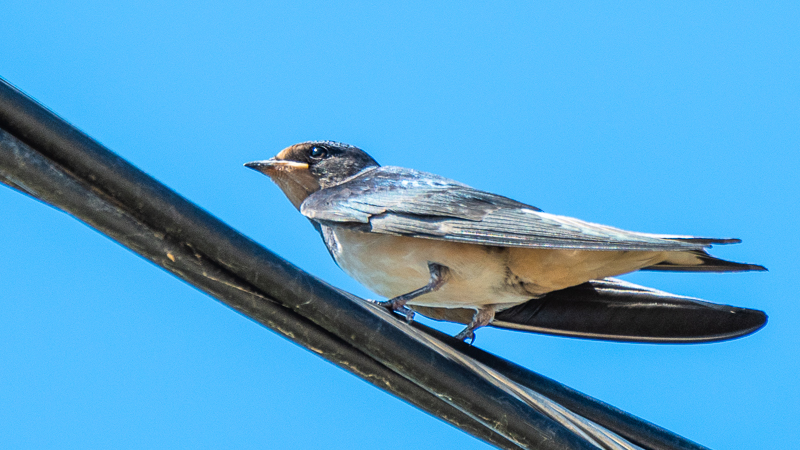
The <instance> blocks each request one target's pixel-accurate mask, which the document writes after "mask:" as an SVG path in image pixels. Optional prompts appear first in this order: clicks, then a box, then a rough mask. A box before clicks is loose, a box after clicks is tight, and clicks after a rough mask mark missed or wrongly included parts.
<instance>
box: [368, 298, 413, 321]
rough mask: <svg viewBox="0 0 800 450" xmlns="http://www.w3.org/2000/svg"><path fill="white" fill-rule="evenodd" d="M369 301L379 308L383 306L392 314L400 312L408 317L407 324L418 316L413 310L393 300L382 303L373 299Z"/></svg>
mask: <svg viewBox="0 0 800 450" xmlns="http://www.w3.org/2000/svg"><path fill="white" fill-rule="evenodd" d="M367 301H368V302H370V303H373V304H375V305H378V306H383V307H384V308H386V309H388V310H389V311H391V312H398V313H400V314H402V315H404V316H405V317H406V322H408V323H411V322H412V321H413V320H414V316H415V315H416V313H415V312H414V311H413V310H412V309H411V308H409V307H408V306H406V305H405V304H403V303H400V302H395V301H393V300H384V301H380V300H372V299H367Z"/></svg>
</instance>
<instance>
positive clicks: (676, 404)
mask: <svg viewBox="0 0 800 450" xmlns="http://www.w3.org/2000/svg"><path fill="white" fill-rule="evenodd" d="M498 3H499V2H470V3H466V2H463V3H461V4H460V5H459V6H453V5H451V4H447V3H432V2H420V3H415V2H403V3H398V4H396V5H392V6H387V5H383V6H380V5H376V4H374V3H372V2H363V3H358V2H349V3H348V2H330V3H322V2H294V3H292V4H288V3H287V2H279V3H272V2H246V1H233V2H225V3H222V2H220V3H213V2H202V3H200V4H198V3H197V2H185V3H176V2H141V1H139V2H127V1H120V2H111V3H108V2H80V3H78V4H74V3H73V4H69V5H67V4H63V3H60V2H58V3H56V2H53V3H49V2H37V3H35V4H34V3H31V2H19V1H14V0H11V1H9V2H5V3H4V6H3V16H4V20H3V26H2V27H0V42H3V52H2V57H0V76H3V77H4V78H6V79H7V80H9V81H10V82H12V83H13V84H15V85H17V86H18V87H20V88H21V89H22V90H23V91H25V92H27V93H28V94H30V95H32V96H33V97H34V98H36V99H38V100H39V101H41V102H42V103H44V104H45V105H46V106H48V107H49V108H51V109H52V110H54V111H56V112H57V113H58V114H60V115H61V116H63V117H64V118H66V119H67V120H69V121H70V122H72V123H73V124H75V125H77V126H78V127H79V128H81V129H83V130H84V131H86V132H87V133H88V134H89V135H91V136H93V137H94V138H96V139H98V140H99V141H101V142H102V143H104V144H105V145H107V146H108V147H110V148H111V149H112V150H114V151H115V152H117V153H118V154H120V155H121V156H122V157H124V158H126V159H128V160H129V161H131V162H132V163H133V164H135V165H137V166H138V167H140V168H141V169H143V170H144V171H146V172H148V173H149V174H151V175H153V176H155V177H156V178H157V179H159V180H160V181H162V182H164V183H166V184H167V185H169V186H171V187H172V188H173V189H175V190H176V191H178V192H179V193H181V194H182V195H184V196H186V197H188V198H189V199H190V200H192V201H194V202H196V203H197V204H198V205H200V206H202V207H203V208H206V209H207V210H208V211H210V212H211V213H213V214H215V215H217V216H218V217H220V218H221V219H223V220H225V221H226V222H228V223H229V224H231V225H232V226H234V227H236V228H238V229H239V230H241V231H242V232H243V233H245V234H246V235H248V236H250V237H252V238H254V239H256V240H258V241H259V242H261V243H263V244H264V245H265V246H267V247H268V248H270V249H272V250H273V251H275V252H276V253H278V254H279V255H281V256H283V257H284V258H286V259H288V260H289V261H291V262H293V263H294V264H297V265H299V266H300V267H302V268H304V269H306V270H308V271H310V272H311V273H313V274H315V275H317V276H320V277H321V278H323V279H325V280H327V281H329V282H331V283H333V284H335V285H337V286H340V287H343V288H345V289H348V290H350V291H352V292H355V293H356V294H359V295H362V296H366V297H374V296H373V295H372V294H371V293H369V292H368V291H366V290H365V289H364V288H362V287H361V286H359V285H358V284H357V283H356V282H355V281H353V280H351V279H349V278H348V277H347V276H346V275H345V274H344V273H342V272H341V271H340V270H339V269H338V268H337V267H336V266H335V264H334V263H333V261H332V260H331V259H330V258H329V256H328V254H327V252H326V250H325V248H324V246H323V244H322V242H321V240H320V239H319V236H318V235H317V234H316V233H315V232H314V230H313V228H312V227H311V226H310V225H309V224H308V223H307V221H306V220H305V219H304V218H303V217H302V216H300V215H299V213H297V212H296V211H295V210H294V209H293V208H292V206H291V204H290V203H289V202H288V201H287V200H286V199H285V198H284V197H283V195H282V194H281V192H280V191H279V190H278V188H277V187H276V186H274V185H272V184H271V183H270V182H269V180H268V179H267V178H265V177H262V176H260V175H258V174H256V173H255V172H252V171H250V170H247V169H245V168H243V167H242V163H244V162H247V161H252V160H255V159H264V158H267V157H270V156H272V155H273V154H275V153H277V152H278V151H279V150H280V149H282V148H283V147H285V146H287V145H290V144H293V143H296V142H300V141H305V140H311V139H333V140H339V141H344V142H348V143H351V144H354V145H358V146H360V147H362V148H364V149H365V150H367V151H368V152H370V153H371V154H372V156H373V157H375V159H377V160H378V161H379V162H380V163H382V164H385V165H399V166H406V167H414V168H416V169H421V170H426V171H431V172H436V173H439V174H441V175H444V176H448V177H450V178H454V179H457V180H459V181H462V182H465V183H467V184H470V185H472V186H475V187H478V188H481V189H485V190H491V191H494V192H497V193H500V194H504V195H507V196H510V197H513V198H515V199H517V200H520V201H524V202H526V203H530V204H533V205H536V206H538V207H540V208H542V209H544V210H545V211H548V212H552V213H557V214H565V215H571V216H575V217H579V218H581V219H584V220H590V221H594V222H601V223H606V224H610V225H614V226H618V227H622V228H627V229H632V230H637V231H646V232H654V233H678V234H696V235H702V236H715V237H738V238H741V239H743V241H744V242H743V243H742V244H740V245H736V246H727V247H717V248H715V249H713V252H714V254H715V255H719V256H721V257H725V258H729V259H733V260H737V261H746V262H752V263H759V264H763V265H765V266H767V267H768V268H769V269H770V272H768V273H747V274H670V273H643V274H634V275H630V276H627V277H626V279H627V280H629V281H632V282H635V283H640V284H645V285H648V286H653V287H657V288H660V289H664V290H667V291H670V292H675V293H679V294H683V295H690V296H696V297H700V298H704V299H707V300H709V301H714V302H719V303H726V304H733V305H737V306H746V307H751V308H757V309H762V310H765V311H767V313H768V314H769V316H770V319H769V323H768V325H767V326H766V328H764V329H762V330H761V331H759V332H758V333H756V334H754V335H752V336H749V337H746V338H743V339H739V340H735V341H731V342H725V343H716V344H704V345H692V346H683V345H633V344H620V343H603V342H592V341H584V340H577V339H566V338H556V337H547V336H538V335H533V334H524V333H519V332H511V331H503V330H491V329H484V330H481V331H480V332H479V333H478V339H477V341H476V345H478V346H480V347H481V348H484V349H486V350H489V351H491V352H494V353H496V354H498V355H500V356H503V357H505V358H508V359H511V360H513V361H515V362H517V363H519V364H522V365H524V366H526V367H528V368H530V369H532V370H535V371H538V372H540V373H542V374H544V375H547V376H549V377H552V378H555V379H557V380H559V381H561V382H563V383H566V384H567V385H569V386H572V387H574V388H576V389H579V390H581V391H583V392H585V393H587V394H590V395H592V396H595V397H597V398H599V399H601V400H603V401H606V402H609V403H611V404H613V405H615V406H618V407H620V408H622V409H624V410H627V411H629V412H631V413H633V414H636V415H638V416H640V417H643V418H645V419H647V420H650V421H653V422H655V423H657V424H659V425H661V426H664V427H666V428H668V429H670V430H673V431H675V432H677V433H680V434H682V435H685V436H686V437H688V438H690V439H693V440H695V441H697V442H699V443H701V444H704V445H707V446H709V447H712V448H728V449H737V448H788V447H791V446H794V445H796V444H797V442H799V441H800V431H798V427H797V418H798V417H800V389H798V383H797V374H798V372H800V362H798V357H797V355H798V350H800V333H798V325H797V320H798V317H800V308H798V301H797V298H796V297H797V294H796V292H795V291H796V283H797V280H798V275H800V274H798V269H797V264H796V256H795V254H796V252H797V251H798V243H799V242H800V240H799V239H798V237H797V228H798V225H800V220H799V219H800V213H798V207H797V205H798V200H800V188H799V187H798V186H800V184H799V183H798V181H797V179H798V175H797V174H798V172H799V171H800V106H798V105H800V81H799V80H800V50H799V49H800V31H798V30H800V28H798V26H797V24H798V23H800V7H798V5H797V3H796V2H770V3H765V2H751V3H745V2H703V4H702V5H697V4H694V3H689V2H687V3H677V2H669V3H668V4H663V5H654V4H652V3H653V2H646V3H639V2H616V3H614V6H607V5H602V4H599V3H564V2H558V3H554V4H541V5H533V6H532V5H529V4H528V3H530V2H518V3H511V2H504V3H503V4H502V5H499V4H498ZM0 207H1V208H2V217H3V220H0V235H2V236H3V237H4V238H3V242H2V244H0V292H2V293H3V295H2V308H0V342H2V343H3V345H2V347H1V348H0V446H2V447H3V448H59V449H62V448H108V447H114V448H144V447H153V448H220V447H237V448H282V449H284V448H285V449H304V448H316V447H322V446H324V447H326V448H333V449H336V448H347V449H353V448H416V449H437V450H443V449H450V448H452V449H465V448H481V446H482V444H480V443H479V442H478V441H476V440H474V439H473V438H471V437H469V436H467V435H465V434H463V433H461V432H460V431H458V430H456V429H454V428H452V427H450V426H448V425H446V424H444V423H442V422H439V421H438V420H436V419H433V418H431V417H429V416H427V415H425V414H424V413H421V412H419V411H418V410H416V409H414V408H413V407H410V406H408V405H406V404H404V403H403V402H401V401H399V400H397V399H395V398H393V397H390V396H388V395H386V394H384V393H383V392H381V391H378V390H377V389H375V388H373V387H372V386H371V385H368V384H366V383H364V382H362V381H360V380H358V379H356V378H355V377H353V376H351V375H349V374H347V373H345V372H343V371H341V370H339V369H337V368H335V367H334V366H332V365H330V364H328V363H327V362H325V361H324V360H322V359H320V358H317V357H316V356H314V355H312V354H311V353H309V352H307V351H305V350H302V349H301V348H299V347H297V346H295V345H293V344H291V343H289V342H287V341H285V340H283V339H282V338H280V337H279V336H277V335H275V334H273V333H271V332H270V331H268V330H266V329H264V328H262V327H260V326H258V325H257V324H255V323H253V322H251V321H249V320H248V319H246V318H244V317H242V316H239V315H238V314H236V313H234V312H232V311H230V310H228V309H227V308H225V307H223V306H222V305H220V304H219V303H217V302H215V301H214V300H212V299H210V298H208V297H206V296H205V295H203V294H201V293H199V292H197V291H195V290H194V289H192V288H191V287H189V286H187V285H185V284H184V283H182V282H180V281H178V280H177V279H175V278H173V277H171V276H170V275H168V274H166V273H165V272H162V271H161V270H160V269H158V268H156V267H154V266H152V265H151V264H149V263H148V262H146V261H144V260H142V259H141V258H139V257H137V256H135V255H134V254H132V253H131V252H129V251H127V250H125V249H124V248H122V247H120V246H118V245H117V244H115V243H113V242H111V241H110V240H108V239H106V238H105V237H103V236H101V235H99V234H98V233H97V232H95V231H93V230H91V229H89V228H87V227H86V226H84V225H82V224H81V223H79V222H77V221H75V220H74V219H72V218H70V217H68V216H66V215H64V214H63V213H59V212H57V211H55V210H53V209H51V208H48V207H46V206H43V205H42V204H39V203H37V202H34V201H32V200H30V199H28V198H25V197H23V196H22V195H19V194H18V193H16V192H13V191H11V190H9V189H0ZM436 326H437V327H440V328H441V329H443V330H446V331H448V332H453V333H455V332H456V331H457V330H458V329H459V327H458V326H451V325H447V324H444V325H438V324H437V325H436ZM387 424H394V426H391V427H388V426H387Z"/></svg>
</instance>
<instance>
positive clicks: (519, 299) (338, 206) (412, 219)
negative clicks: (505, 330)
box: [245, 141, 766, 342]
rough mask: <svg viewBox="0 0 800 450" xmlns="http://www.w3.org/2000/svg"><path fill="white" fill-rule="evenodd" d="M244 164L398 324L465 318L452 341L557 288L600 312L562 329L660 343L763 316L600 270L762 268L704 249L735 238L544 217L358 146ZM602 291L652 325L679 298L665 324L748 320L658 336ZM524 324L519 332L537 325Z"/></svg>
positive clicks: (289, 152)
mask: <svg viewBox="0 0 800 450" xmlns="http://www.w3.org/2000/svg"><path fill="white" fill-rule="evenodd" d="M245 166H246V167H249V168H251V169H254V170H257V171H259V172H261V173H263V174H265V175H267V176H269V177H270V178H271V179H272V181H274V182H275V183H276V184H277V185H278V186H279V187H280V188H281V190H283V192H284V194H285V195H286V197H288V199H289V201H290V202H291V203H292V205H294V207H295V208H297V209H298V210H299V211H300V213H302V214H303V215H304V216H305V217H307V218H308V219H310V220H311V222H312V224H313V225H314V226H315V228H316V229H317V230H318V231H319V233H320V234H321V235H322V238H323V240H324V242H325V245H326V246H327V248H328V251H329V252H330V254H331V256H332V257H333V259H334V260H335V261H336V263H337V264H338V265H339V267H341V268H342V269H343V270H344V271H345V272H347V273H348V274H349V275H350V276H351V277H353V278H355V279H356V280H358V281H359V282H360V283H362V284H363V285H365V286H366V287H368V288H369V289H370V290H372V291H374V292H375V293H377V294H379V295H381V296H383V297H385V298H387V299H389V300H387V301H384V302H379V303H381V304H383V305H384V306H386V307H388V308H389V309H391V310H393V311H401V312H403V313H405V315H406V318H407V319H408V320H409V321H410V320H411V318H412V317H413V315H414V310H416V311H417V312H420V313H421V314H423V315H426V316H429V317H433V318H436V319H444V320H451V321H456V322H461V323H466V324H467V327H466V328H465V329H464V330H463V331H461V332H460V333H458V334H457V335H456V337H457V338H459V339H462V340H464V339H472V340H474V336H475V335H474V331H475V330H476V329H477V328H479V327H482V326H484V325H487V324H490V323H491V322H492V321H493V320H494V319H495V317H496V315H498V314H499V315H502V312H503V311H505V310H509V309H510V308H513V307H515V306H517V305H523V304H526V303H528V304H533V305H534V306H531V307H530V308H533V309H532V312H529V313H525V314H523V315H527V316H530V317H528V319H531V317H533V315H537V314H539V316H541V312H542V304H543V299H549V298H556V297H557V296H558V295H561V296H562V297H563V293H564V292H566V293H567V294H569V296H572V297H574V296H578V297H580V296H581V295H583V297H581V298H584V299H588V298H589V297H591V295H593V296H594V297H591V299H590V303H591V304H592V308H594V309H591V308H589V309H587V313H588V312H589V311H590V310H591V311H593V312H591V314H599V315H596V316H592V319H598V320H599V321H600V322H602V324H600V325H599V328H598V327H596V328H597V330H599V331H596V332H594V334H592V332H585V331H580V330H579V331H576V332H569V331H567V332H562V333H561V334H567V335H576V336H580V335H586V336H588V337H599V338H607V339H621V340H638V341H659V340H661V341H667V342H670V341H681V340H685V341H692V340H714V338H720V336H722V338H728V337H731V336H734V335H740V334H745V332H748V333H749V332H752V331H754V330H755V329H757V328H760V326H762V325H763V323H764V322H765V321H766V315H764V314H763V313H761V312H760V311H756V313H760V314H755V315H753V314H752V312H753V311H754V310H748V309H744V308H735V307H727V306H722V305H713V304H710V303H705V302H701V301H699V300H696V299H688V298H686V297H680V296H672V297H669V296H671V294H667V293H662V292H661V291H654V290H648V289H646V288H641V287H638V286H635V285H631V284H629V283H624V282H621V281H618V280H615V279H613V278H609V277H614V276H617V275H621V274H625V273H629V272H633V271H637V270H643V269H644V270H660V271H685V272H738V271H750V270H766V269H765V268H764V267H762V266H759V265H754V264H743V263H737V262H732V261H725V260H722V259H718V258H715V257H713V256H711V255H709V254H708V253H707V252H706V250H705V249H706V248H708V247H710V246H711V244H730V243H738V242H740V240H738V239H713V238H700V237H694V236H678V235H660V234H648V233H637V232H631V231H625V230H621V229H618V228H613V227H610V226H605V225H599V224H594V223H589V222H584V221H582V220H578V219H574V218H571V217H565V216H558V215H554V214H548V213H545V212H543V211H541V210H540V209H539V208H536V207H534V206H530V205H527V204H524V203H520V202H518V201H515V200H512V199H510V198H507V197H503V196H500V195H496V194H492V193H489V192H484V191H480V190H477V189H473V188H471V187H469V186H467V185H465V184H462V183H459V182H457V181H454V180H450V179H447V178H444V177H441V176H438V175H434V174H431V173H426V172H421V171H417V170H413V169H405V168H401V167H392V166H386V167H382V166H380V165H379V164H378V163H377V162H376V161H375V160H374V159H373V158H372V157H370V156H369V155H368V154H367V153H366V152H364V151H362V150H361V149H359V148H357V147H354V146H351V145H347V144H343V143H338V142H333V141H312V142H304V143H300V144H296V145H292V146H290V147H287V148H285V149H284V150H282V151H281V152H280V153H278V154H277V155H276V156H275V157H273V158H271V159H268V160H265V161H255V162H250V163H247V164H245ZM609 286H610V287H609ZM631 286H633V287H631ZM587 289H588V290H587ZM604 289H605V290H604ZM590 291H591V292H593V294H591V295H589V297H587V296H586V294H585V293H586V292H590ZM612 291H613V293H614V295H617V296H619V295H623V297H624V296H626V295H627V296H628V297H626V298H627V300H626V301H627V303H626V305H625V306H626V308H628V309H627V310H626V311H631V310H632V309H631V308H633V310H634V311H637V310H638V309H637V308H643V306H642V305H645V306H649V307H650V308H657V314H656V316H658V317H657V318H656V319H655V322H654V323H656V324H659V323H662V322H663V320H664V317H662V316H664V314H667V315H669V314H674V313H671V312H670V311H674V310H676V305H678V304H681V302H684V303H685V302H688V303H685V304H683V306H684V309H683V311H682V312H683V313H684V314H683V315H682V316H681V318H680V319H675V320H674V321H676V323H677V322H680V321H686V320H687V317H688V318H691V317H692V316H693V315H697V312H696V311H695V310H697V308H698V307H700V309H704V308H705V310H709V311H713V313H712V312H709V314H711V315H712V316H713V319H712V320H711V321H714V320H717V319H716V318H717V317H721V318H725V317H728V316H729V315H730V314H731V313H733V314H734V315H736V314H739V316H738V317H739V319H737V320H740V319H741V318H742V317H745V318H748V320H749V321H748V320H745V322H746V323H745V324H744V325H742V324H741V323H739V322H737V324H734V325H731V327H733V328H732V329H735V330H733V331H725V332H719V333H718V334H717V335H714V336H711V338H709V336H710V335H708V333H706V335H705V336H700V335H701V334H703V333H705V332H704V331H703V330H700V331H699V334H698V336H693V335H692V336H689V335H687V336H684V335H682V334H681V333H683V332H682V331H675V327H673V326H671V325H670V326H667V327H666V328H667V331H666V332H664V333H662V334H663V336H661V338H659V337H658V336H654V335H653V336H651V334H652V333H653V332H651V331H648V328H653V327H650V326H649V325H647V324H645V325H644V326H643V324H642V323H639V324H635V326H634V324H631V323H628V322H630V319H624V320H623V319H621V317H622V316H620V315H619V314H620V313H619V308H617V309H616V310H614V308H613V306H614V305H617V304H616V303H614V302H615V301H616V300H614V301H611V302H610V303H611V304H613V305H612V307H610V309H609V308H605V309H604V311H606V312H605V313H598V311H597V308H596V305H597V304H598V303H597V301H598V299H599V301H600V302H601V303H602V302H606V303H608V300H609V298H612V297H613V296H612V297H609V295H610V294H609V292H612ZM581 292H584V294H581ZM620 292H621V293H622V294H620ZM654 293H655V294H654ZM662 294H665V295H666V296H667V297H666V298H665V297H664V295H662ZM548 296H550V297H548ZM559 298H561V297H559ZM575 298H577V297H575ZM613 298H618V297H613ZM687 299H688V300H687ZM670 301H673V303H674V304H672V303H669V302H670ZM561 302H562V303H563V301H561ZM550 303H552V302H550ZM556 303H558V302H556ZM568 303H569V302H568ZM578 303H579V302H575V304H576V305H577V304H578ZM606 303H603V304H604V305H605V304H606ZM664 305H667V306H664ZM687 305H689V306H687ZM708 305H712V306H708ZM562 306H563V305H562ZM617 306H619V305H617ZM409 308H410V309H409ZM658 308H661V309H658ZM686 308H688V309H686ZM720 308H721V309H720ZM514 309H515V310H517V309H519V307H517V308H514ZM678 309H680V308H678ZM615 311H616V312H615ZM650 311H651V312H652V311H655V310H653V309H650ZM687 311H688V313H687ZM687 314H688V315H687ZM748 314H749V315H748ZM515 316H519V314H516V313H515ZM498 317H499V316H498ZM625 317H628V316H625ZM642 317H644V316H642ZM675 317H677V316H675ZM704 317H705V316H704ZM708 317H711V316H708ZM730 317H733V316H730ZM531 320H532V319H531ZM539 320H541V319H539ZM667 320H669V317H667ZM724 320H728V319H724ZM634 321H635V320H634ZM708 321H709V320H705V319H703V320H701V321H700V322H703V323H700V322H698V323H697V326H695V327H694V328H703V329H705V328H706V327H707V326H708V325H707V324H706V322H708ZM498 322H502V323H504V324H505V325H506V326H507V327H509V328H515V327H516V328H522V329H524V328H525V326H521V325H520V324H517V326H515V325H514V324H511V326H509V324H508V323H506V322H507V321H500V320H498ZM595 322H597V320H595ZM740 322H741V320H740ZM530 323H533V322H530ZM530 323H529V324H528V329H533V330H534V331H537V330H536V328H537V327H536V326H533V325H530ZM679 325H680V324H679ZM501 326H502V325H501ZM680 326H683V325H680ZM680 326H679V327H678V328H680ZM726 326H727V325H726ZM636 327H638V328H637V329H636V330H633V328H636ZM737 327H738V328H737ZM539 328H541V327H539ZM545 328H546V327H545ZM566 328H570V327H569V326H567V327H566ZM578 328H581V327H580V326H579V327H578ZM584 328H586V327H584ZM589 328H591V327H589ZM662 328H663V327H662ZM712 328H713V327H712ZM587 329H588V328H587ZM745 329H746V330H745ZM539 331H541V330H539ZM544 331H545V332H548V330H547V329H545V330H544ZM550 331H551V332H555V333H556V334H559V333H558V330H550ZM693 333H698V331H697V330H695V331H693ZM720 333H721V334H720ZM725 333H728V334H725ZM736 333H738V334H736ZM673 334H674V336H673ZM689 334H691V333H689ZM712 334H713V333H712ZM723 335H724V336H723Z"/></svg>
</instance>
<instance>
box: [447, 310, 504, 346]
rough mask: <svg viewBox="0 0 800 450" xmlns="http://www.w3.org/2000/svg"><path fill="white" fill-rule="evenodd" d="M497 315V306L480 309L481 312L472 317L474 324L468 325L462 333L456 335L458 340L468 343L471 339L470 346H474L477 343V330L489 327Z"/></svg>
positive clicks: (476, 312)
mask: <svg viewBox="0 0 800 450" xmlns="http://www.w3.org/2000/svg"><path fill="white" fill-rule="evenodd" d="M494 313H495V306H494V305H488V306H484V307H483V308H480V309H479V310H477V311H475V315H474V316H472V322H470V323H469V325H467V327H466V328H464V329H463V330H461V332H460V333H458V334H457V335H455V338H456V339H460V340H462V341H466V340H467V339H469V345H472V344H473V343H474V342H475V330H477V329H478V328H480V327H484V326H486V325H489V324H490V323H491V322H492V320H493V319H494Z"/></svg>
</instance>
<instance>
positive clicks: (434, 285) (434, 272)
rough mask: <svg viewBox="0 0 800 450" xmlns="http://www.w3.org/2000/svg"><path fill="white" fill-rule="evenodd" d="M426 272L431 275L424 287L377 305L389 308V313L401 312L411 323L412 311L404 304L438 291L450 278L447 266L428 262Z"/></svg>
mask: <svg viewBox="0 0 800 450" xmlns="http://www.w3.org/2000/svg"><path fill="white" fill-rule="evenodd" d="M428 270H429V271H430V273H431V280H430V281H429V282H428V284H426V285H425V286H423V287H421V288H419V289H416V290H413V291H411V292H409V293H407V294H403V295H398V296H397V297H395V298H392V299H389V300H386V301H384V302H377V303H378V304H379V305H381V306H385V307H387V308H389V310H390V311H400V312H402V313H403V314H405V316H406V321H407V322H411V320H412V319H413V318H414V311H412V310H411V309H409V308H408V307H407V306H406V303H408V302H409V301H410V300H413V299H415V298H417V297H419V296H420V295H423V294H427V293H429V292H434V291H436V290H438V289H439V288H440V287H442V286H443V285H444V284H445V283H446V282H447V280H448V279H449V278H450V269H448V268H447V266H443V265H441V264H436V263H434V262H430V261H428Z"/></svg>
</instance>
